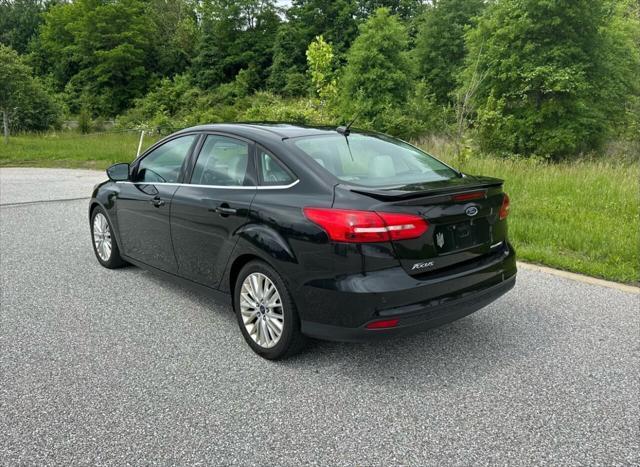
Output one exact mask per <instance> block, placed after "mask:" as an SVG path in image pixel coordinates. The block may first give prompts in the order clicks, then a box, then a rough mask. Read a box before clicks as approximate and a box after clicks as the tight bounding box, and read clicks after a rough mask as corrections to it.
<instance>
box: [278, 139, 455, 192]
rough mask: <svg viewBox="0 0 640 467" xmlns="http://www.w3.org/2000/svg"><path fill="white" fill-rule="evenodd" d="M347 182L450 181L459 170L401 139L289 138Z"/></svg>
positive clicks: (373, 184)
mask: <svg viewBox="0 0 640 467" xmlns="http://www.w3.org/2000/svg"><path fill="white" fill-rule="evenodd" d="M289 141H290V142H291V143H292V144H294V145H295V146H296V147H298V148H299V149H301V150H302V151H304V152H305V153H306V154H307V155H308V156H309V157H311V158H312V159H313V160H315V161H316V162H317V163H318V164H320V165H321V166H322V167H324V168H325V169H326V170H328V171H329V172H331V173H332V174H333V175H335V176H336V177H338V178H339V179H340V180H343V181H345V182H352V183H357V184H359V185H365V186H370V187H381V186H390V185H409V184H413V183H422V182H434V181H439V180H449V179H451V178H455V177H457V174H456V172H455V171H453V170H452V169H450V168H449V167H447V166H446V165H444V164H443V163H442V162H440V161H438V160H437V159H435V158H433V157H431V156H430V155H428V154H426V153H424V152H422V151H419V150H418V149H416V148H414V147H412V146H410V145H408V144H406V143H403V142H401V141H398V140H395V139H391V138H387V137H384V136H378V135H375V136H374V135H362V134H351V135H349V136H348V137H346V138H345V137H344V136H343V135H341V134H335V135H318V136H305V137H300V138H292V139H291V140H289Z"/></svg>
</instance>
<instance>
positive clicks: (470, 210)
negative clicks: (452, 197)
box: [464, 206, 478, 217]
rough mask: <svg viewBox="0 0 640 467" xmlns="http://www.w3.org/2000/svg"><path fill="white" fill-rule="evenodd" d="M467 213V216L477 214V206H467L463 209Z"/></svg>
mask: <svg viewBox="0 0 640 467" xmlns="http://www.w3.org/2000/svg"><path fill="white" fill-rule="evenodd" d="M464 212H466V213H467V216H469V217H473V216H475V215H476V214H478V208H477V207H475V206H469V207H468V208H467V209H465V211H464Z"/></svg>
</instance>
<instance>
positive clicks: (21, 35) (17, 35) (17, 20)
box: [0, 0, 46, 54]
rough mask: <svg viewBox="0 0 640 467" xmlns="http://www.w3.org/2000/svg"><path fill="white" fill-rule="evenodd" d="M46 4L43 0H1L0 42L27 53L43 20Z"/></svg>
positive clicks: (19, 51)
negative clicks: (30, 42) (42, 15)
mask: <svg viewBox="0 0 640 467" xmlns="http://www.w3.org/2000/svg"><path fill="white" fill-rule="evenodd" d="M45 4H46V2H45V1H42V0H0V44H5V45H8V46H9V47H11V48H13V49H14V50H16V51H17V52H18V53H21V54H24V53H26V52H27V49H28V46H29V41H30V40H31V39H32V38H33V37H34V36H35V35H36V33H37V32H38V26H40V23H41V22H42V18H41V13H42V12H43V11H44V9H45V6H46V5H45Z"/></svg>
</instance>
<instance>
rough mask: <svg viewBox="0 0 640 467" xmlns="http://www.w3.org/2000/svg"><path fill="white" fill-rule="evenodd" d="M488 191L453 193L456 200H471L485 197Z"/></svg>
mask: <svg viewBox="0 0 640 467" xmlns="http://www.w3.org/2000/svg"><path fill="white" fill-rule="evenodd" d="M485 195H486V192H484V191H472V192H470V193H460V194H459V195H453V200H454V201H470V200H472V199H480V198H484V197H485Z"/></svg>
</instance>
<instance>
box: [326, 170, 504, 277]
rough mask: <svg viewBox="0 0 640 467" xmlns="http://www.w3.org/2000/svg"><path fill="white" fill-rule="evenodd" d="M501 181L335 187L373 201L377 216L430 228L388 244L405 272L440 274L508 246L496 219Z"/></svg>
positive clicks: (467, 178)
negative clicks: (413, 220) (407, 218)
mask: <svg viewBox="0 0 640 467" xmlns="http://www.w3.org/2000/svg"><path fill="white" fill-rule="evenodd" d="M502 183H503V181H502V180H499V179H495V178H489V177H471V176H464V177H460V178H456V179H453V180H447V181H440V182H432V183H421V184H412V185H404V186H396V187H391V188H368V187H362V186H348V185H339V186H338V187H337V188H338V189H345V190H349V191H351V192H353V193H358V194H361V195H364V196H367V197H369V198H372V199H373V200H375V201H377V202H376V203H375V204H374V205H373V206H372V208H370V209H371V210H374V211H377V212H393V213H411V214H416V215H419V216H421V217H423V218H424V219H426V220H427V221H428V223H429V228H428V230H427V232H426V233H424V234H423V235H422V236H420V237H419V238H414V239H409V240H397V241H392V244H393V248H394V250H395V253H396V256H397V258H398V260H399V262H400V264H401V265H402V267H403V268H404V269H405V270H406V272H407V273H409V274H411V275H414V276H419V275H425V274H427V275H428V274H435V273H436V271H438V272H444V271H445V270H446V268H453V267H459V266H460V265H461V264H462V263H465V262H473V261H474V260H477V259H478V258H480V257H483V256H486V255H488V254H491V253H494V252H497V251H499V250H500V249H501V247H502V248H503V247H504V245H505V242H506V222H503V221H501V220H500V219H499V215H498V213H499V211H500V207H501V205H502V201H503V198H504V194H503V191H502Z"/></svg>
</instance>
